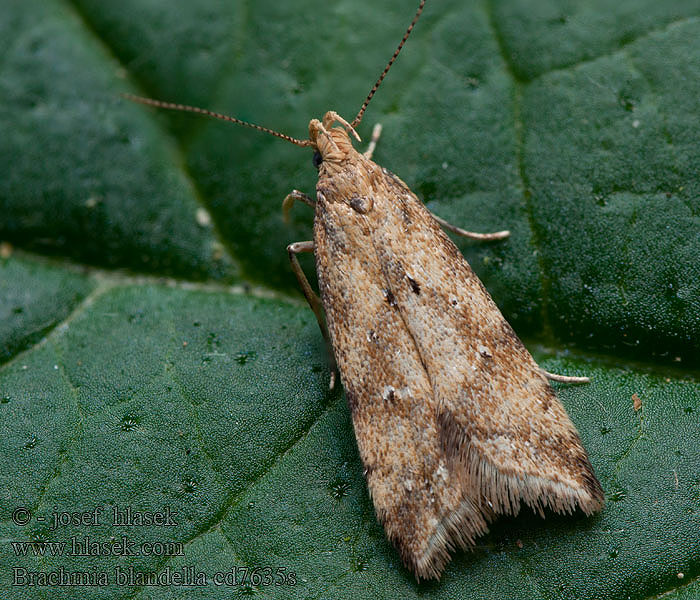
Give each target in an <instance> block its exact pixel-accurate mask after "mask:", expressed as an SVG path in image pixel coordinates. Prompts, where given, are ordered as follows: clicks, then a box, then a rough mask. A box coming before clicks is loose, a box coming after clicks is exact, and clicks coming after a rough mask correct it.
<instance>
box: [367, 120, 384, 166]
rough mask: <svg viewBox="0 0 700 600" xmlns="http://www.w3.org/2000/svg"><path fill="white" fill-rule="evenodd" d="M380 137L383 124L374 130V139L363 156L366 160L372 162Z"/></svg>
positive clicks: (379, 124)
mask: <svg viewBox="0 0 700 600" xmlns="http://www.w3.org/2000/svg"><path fill="white" fill-rule="evenodd" d="M380 135H382V124H381V123H377V124H376V125H375V126H374V129H372V139H370V141H369V146H367V150H365V152H364V154H363V156H364V157H365V158H366V159H368V160H372V154H374V149H375V148H376V147H377V141H378V140H379V136H380Z"/></svg>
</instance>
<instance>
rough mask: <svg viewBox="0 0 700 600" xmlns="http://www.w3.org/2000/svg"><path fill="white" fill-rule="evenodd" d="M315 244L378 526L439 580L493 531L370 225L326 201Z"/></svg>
mask: <svg viewBox="0 0 700 600" xmlns="http://www.w3.org/2000/svg"><path fill="white" fill-rule="evenodd" d="M320 187H321V185H319V188H320ZM328 193H329V194H330V193H331V192H328ZM330 200H335V199H334V198H331V199H330ZM314 242H315V246H316V249H315V254H316V267H317V272H318V278H319V288H320V291H321V298H322V301H323V305H324V309H325V312H326V320H327V323H328V329H329V333H330V337H331V341H332V345H333V349H334V352H335V357H336V361H337V363H338V366H339V369H340V372H341V376H342V379H343V385H344V387H345V394H346V397H347V400H348V404H349V406H350V409H351V413H352V420H353V425H354V429H355V437H356V439H357V445H358V449H359V453H360V456H361V458H362V462H363V464H364V467H365V475H366V478H367V484H368V487H369V490H370V493H371V496H372V501H373V503H374V507H375V511H376V513H377V517H378V519H379V520H380V522H381V523H382V525H383V526H384V529H385V531H386V533H387V537H388V538H389V539H390V540H391V541H392V543H393V544H394V545H395V546H396V547H397V549H398V550H399V552H400V554H401V557H402V559H403V561H404V563H405V564H406V566H407V567H409V568H410V569H411V570H412V571H413V572H414V573H415V574H416V576H417V577H418V578H429V577H438V576H439V574H440V572H441V571H442V569H443V567H444V565H445V563H446V562H447V561H448V560H449V550H452V549H453V548H454V547H455V546H456V545H459V546H467V545H471V544H473V543H474V539H475V538H476V537H477V536H479V535H481V534H483V533H485V532H486V531H487V528H486V521H485V519H484V517H483V515H482V511H481V510H480V509H479V508H478V507H477V506H476V505H475V503H474V502H473V500H472V499H471V498H470V497H466V496H464V494H463V493H462V491H461V486H460V484H459V481H457V479H455V478H454V477H453V476H452V475H451V473H450V471H449V467H448V464H447V459H446V457H445V455H444V453H443V451H442V448H441V445H440V438H439V435H438V432H439V428H440V424H439V422H438V420H437V414H438V413H437V410H438V406H437V404H436V401H435V397H434V394H433V390H432V387H431V383H430V380H429V378H428V376H427V373H426V371H425V369H424V367H423V365H422V363H421V357H420V356H419V354H418V352H417V349H416V347H415V344H414V343H413V340H412V339H411V334H410V333H409V331H408V330H407V328H406V325H405V323H404V322H403V320H402V318H401V315H400V313H399V311H398V308H397V305H396V303H395V301H394V300H393V298H392V296H391V294H390V293H388V288H387V286H386V282H385V278H384V274H383V271H382V266H381V264H380V262H379V259H378V256H377V253H376V251H375V249H374V248H373V247H372V244H370V243H368V230H367V227H366V220H365V219H364V217H362V216H361V215H359V214H358V213H357V212H355V211H354V210H353V209H352V208H350V207H349V206H348V205H347V204H343V203H342V202H336V201H328V202H326V200H325V198H324V195H323V194H322V193H319V198H318V204H317V208H316V218H315V221H314Z"/></svg>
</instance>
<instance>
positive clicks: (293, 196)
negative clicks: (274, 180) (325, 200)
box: [282, 190, 316, 251]
mask: <svg viewBox="0 0 700 600" xmlns="http://www.w3.org/2000/svg"><path fill="white" fill-rule="evenodd" d="M295 200H300V201H301V202H303V203H304V204H308V205H309V206H310V207H312V208H314V207H315V206H316V202H315V200H314V199H313V198H312V197H311V196H307V195H306V194H305V193H304V192H300V191H299V190H292V191H291V192H289V193H288V194H287V196H286V197H285V199H284V200H282V218H283V219H284V222H285V223H289V211H290V210H292V206H294V201H295ZM311 250H312V251H313V248H312V249H311Z"/></svg>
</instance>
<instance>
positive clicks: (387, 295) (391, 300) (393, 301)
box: [384, 290, 396, 307]
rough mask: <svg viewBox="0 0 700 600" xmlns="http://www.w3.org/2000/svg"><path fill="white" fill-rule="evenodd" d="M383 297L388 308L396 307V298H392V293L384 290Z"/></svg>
mask: <svg viewBox="0 0 700 600" xmlns="http://www.w3.org/2000/svg"><path fill="white" fill-rule="evenodd" d="M384 297H385V298H386V301H387V304H388V305H389V306H392V307H395V306H396V298H395V297H394V294H393V293H392V291H391V290H386V291H385V292H384Z"/></svg>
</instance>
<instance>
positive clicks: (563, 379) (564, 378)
mask: <svg viewBox="0 0 700 600" xmlns="http://www.w3.org/2000/svg"><path fill="white" fill-rule="evenodd" d="M540 371H542V375H544V376H545V377H546V378H547V379H549V380H550V381H558V382H560V383H590V381H591V380H590V379H589V378H588V377H575V376H573V375H557V374H556V373H550V372H549V371H545V370H544V369H540Z"/></svg>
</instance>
